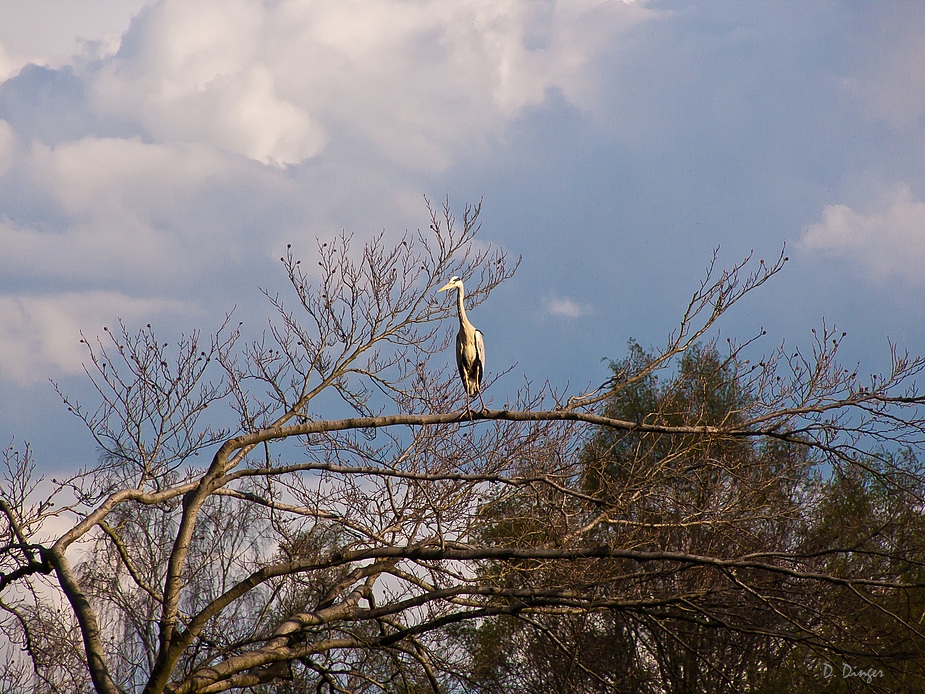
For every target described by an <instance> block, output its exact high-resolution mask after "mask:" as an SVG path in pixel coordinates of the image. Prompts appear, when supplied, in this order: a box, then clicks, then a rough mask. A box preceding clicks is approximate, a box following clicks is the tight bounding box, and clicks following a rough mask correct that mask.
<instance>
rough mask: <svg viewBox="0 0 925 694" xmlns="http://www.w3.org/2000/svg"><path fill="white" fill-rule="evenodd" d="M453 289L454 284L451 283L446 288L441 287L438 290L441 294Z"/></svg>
mask: <svg viewBox="0 0 925 694" xmlns="http://www.w3.org/2000/svg"><path fill="white" fill-rule="evenodd" d="M452 288H453V283H452V282H450V283H449V284H448V285H446V286H445V287H440V289H438V290H437V293H438V294H439V293H440V292H445V291H446V290H447V289H452Z"/></svg>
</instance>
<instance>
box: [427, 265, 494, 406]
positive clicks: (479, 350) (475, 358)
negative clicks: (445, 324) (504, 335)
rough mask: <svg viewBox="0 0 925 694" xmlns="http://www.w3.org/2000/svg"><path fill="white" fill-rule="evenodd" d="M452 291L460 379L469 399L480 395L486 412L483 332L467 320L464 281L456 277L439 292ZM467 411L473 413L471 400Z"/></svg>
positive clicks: (467, 401)
mask: <svg viewBox="0 0 925 694" xmlns="http://www.w3.org/2000/svg"><path fill="white" fill-rule="evenodd" d="M450 289H455V290H456V312H457V313H458V314H459V333H457V335H456V366H458V367H459V377H460V378H461V379H462V382H463V386H464V387H465V388H466V395H467V396H468V398H472V397H474V396H475V395H478V396H479V401H480V402H481V403H482V409H483V410H484V409H485V401H484V400H483V399H482V374H483V373H484V372H485V340H484V339H483V338H482V331H481V330H478V329H477V328H476V327H475V326H474V325H472V323H470V322H469V319H468V318H466V307H465V306H464V305H463V298H464V297H465V289H464V288H463V283H462V280H461V279H459V278H458V277H456V276H455V275H454V276H453V277H451V278H450V281H449V282H447V283H446V286H445V287H441V288H440V289H438V290H437V291H438V292H445V291H448V290H450ZM466 410H467V411H471V410H470V409H469V399H467V400H466Z"/></svg>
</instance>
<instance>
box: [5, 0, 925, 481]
mask: <svg viewBox="0 0 925 694" xmlns="http://www.w3.org/2000/svg"><path fill="white" fill-rule="evenodd" d="M424 195H428V196H430V197H431V198H433V199H436V200H441V199H443V198H444V197H445V196H448V197H449V198H450V200H451V202H452V203H453V204H454V205H455V206H456V207H457V209H458V210H460V211H461V210H462V206H463V205H464V203H465V202H467V201H475V200H478V199H483V201H484V203H483V216H482V223H483V231H482V234H481V237H482V240H483V241H486V242H491V243H496V244H501V245H503V246H504V247H505V248H507V249H508V250H509V251H510V252H512V253H514V254H515V255H516V254H522V255H523V264H522V266H521V269H520V271H519V272H518V273H517V275H516V276H515V277H514V279H512V280H511V281H510V282H509V283H507V284H506V285H504V286H502V287H501V288H500V289H499V290H498V291H497V293H496V294H495V295H493V298H492V300H491V301H489V302H488V303H486V304H483V305H482V306H480V307H479V308H478V309H477V310H476V311H473V312H472V315H471V316H470V318H471V319H472V320H473V322H474V323H475V324H476V325H477V326H478V327H480V328H481V329H482V330H483V331H484V332H485V334H486V342H487V343H488V350H489V357H490V361H491V363H490V364H489V367H490V369H491V370H496V371H499V370H502V369H504V368H507V367H509V366H511V365H513V364H516V366H515V368H514V370H513V371H512V373H511V374H510V375H508V376H507V377H505V379H502V381H500V382H499V383H498V384H496V385H495V387H494V388H495V393H494V394H493V395H494V397H495V398H496V400H495V401H496V402H500V401H503V400H504V398H505V396H506V395H507V394H510V393H513V392H514V391H515V390H516V389H517V387H518V386H519V385H520V384H521V383H522V381H523V379H524V378H526V379H528V380H532V381H534V382H543V381H545V380H547V379H548V380H549V381H550V382H552V383H553V384H556V385H558V386H560V387H561V386H564V385H565V384H566V383H568V384H571V387H572V388H573V389H581V388H582V387H583V386H585V385H587V384H588V383H592V382H593V383H597V382H599V381H600V380H601V379H602V378H603V377H604V376H605V375H606V364H605V363H603V362H602V361H601V360H602V358H619V357H620V356H622V355H623V354H624V351H625V345H626V341H627V340H628V339H630V338H634V339H636V340H638V341H639V342H640V343H642V344H643V346H657V345H659V344H661V343H662V342H663V341H664V339H665V336H666V335H667V334H668V333H669V332H670V331H671V330H672V329H673V327H674V326H675V324H676V321H677V320H678V318H679V317H680V315H681V313H682V311H683V309H684V307H685V305H686V301H687V298H688V297H689V295H690V293H691V292H692V291H693V290H694V289H695V288H696V286H697V283H698V282H699V280H700V279H701V278H702V276H703V271H704V268H705V267H706V265H707V263H708V262H709V260H710V257H711V254H712V252H713V249H714V248H716V247H719V248H720V263H721V264H722V265H729V264H731V263H733V262H735V261H736V260H739V259H741V257H743V256H744V255H746V254H747V253H748V252H749V251H750V250H752V249H754V250H755V252H756V254H757V255H758V256H760V257H772V256H773V257H776V255H777V253H779V252H780V249H781V247H782V246H783V244H785V243H786V244H787V254H788V256H789V257H790V258H791V261H790V262H789V263H788V265H787V268H786V270H785V271H784V272H783V273H782V275H780V276H779V277H778V278H777V279H776V280H775V281H773V282H772V283H771V284H770V285H767V286H766V287H765V288H764V289H762V290H761V292H760V293H759V294H756V295H754V296H753V297H752V298H751V299H749V300H748V301H747V303H746V304H745V305H743V306H741V307H740V308H738V309H737V310H735V311H734V312H733V313H732V314H731V315H730V316H729V317H728V319H727V320H726V321H725V322H724V324H723V326H722V330H723V332H724V334H727V335H730V336H739V337H743V338H744V337H749V336H751V335H752V334H754V333H755V332H756V331H757V330H758V329H759V328H761V327H764V328H766V329H767V330H768V337H767V338H766V340H767V343H766V345H767V348H768V349H771V348H772V347H773V346H774V345H775V344H776V343H777V342H779V341H781V340H786V341H787V343H788V344H792V345H796V346H804V347H805V346H808V345H809V344H810V342H811V334H810V329H811V328H812V327H814V326H819V325H821V324H822V321H823V320H825V321H826V322H827V323H828V324H832V323H835V324H837V325H838V326H839V327H840V328H841V329H844V330H845V331H847V332H848V338H847V339H846V340H845V342H844V351H845V357H846V359H847V360H848V361H849V362H860V363H861V366H862V369H863V370H879V369H882V368H884V367H885V366H886V365H887V356H888V353H887V337H888V336H889V337H890V338H891V339H893V340H894V341H896V342H898V343H899V344H900V346H902V347H905V348H908V349H909V350H910V351H912V352H917V353H921V352H922V351H923V348H925V347H923V340H925V328H923V321H922V308H921V307H922V305H923V298H925V275H923V272H922V268H923V266H925V4H921V3H913V2H897V3H891V2H878V3H848V2H832V1H831V0H825V1H824V2H812V1H811V0H800V1H799V2H792V3H787V2H775V3H759V2H682V1H677V2H655V1H652V2H642V1H640V2H627V3H625V2H615V1H612V0H611V1H608V0H594V1H592V0H571V1H570V2H555V1H552V0H547V1H544V0H496V1H494V2H490V3H485V2H474V1H466V0H435V1H428V0H402V1H398V0H364V1H363V2H350V1H347V0H302V1H296V0H276V1H273V2H260V1H257V0H183V1H182V2H180V1H173V0H169V1H166V2H147V3H144V2H140V1H136V2H132V1H130V0H118V1H116V0H106V1H103V0H87V1H85V2H80V3H74V2H69V1H68V0H32V1H31V2H18V3H3V4H2V5H0V392H2V397H0V436H2V438H3V440H4V441H9V440H10V439H11V438H13V437H14V436H15V437H16V438H17V440H23V439H27V440H30V441H31V442H32V443H33V445H34V447H35V449H36V452H37V454H38V458H39V462H40V464H41V465H42V466H43V467H44V468H46V469H55V468H70V467H74V466H76V465H79V464H85V463H87V462H92V456H93V449H92V446H91V445H90V442H89V438H88V436H87V435H86V434H84V433H83V432H82V431H81V429H80V427H79V425H78V424H77V423H76V422H74V421H71V419H69V418H68V415H67V413H66V411H65V408H64V407H63V406H61V405H60V403H59V402H58V400H57V397H56V396H55V394H54V392H53V390H52V388H51V386H50V385H49V383H48V379H49V378H51V379H54V380H55V381H56V382H58V383H59V384H60V385H61V386H62V388H63V389H64V390H66V391H68V392H70V393H75V394H77V395H83V396H84V397H89V396H88V395H87V391H86V386H85V383H84V380H83V377H82V376H81V358H82V353H81V350H80V345H79V343H78V340H79V334H78V333H79V331H80V330H83V331H84V332H85V333H86V334H88V335H95V334H97V333H99V332H100V331H101V329H102V327H103V326H104V325H110V324H112V323H113V322H114V321H115V320H116V318H117V317H120V318H122V319H123V320H124V321H126V323H128V324H129V325H130V326H140V325H143V324H145V323H148V322H151V323H152V324H154V325H156V326H157V327H158V328H159V331H160V332H161V334H163V335H165V336H168V337H174V336H176V335H178V334H179V333H180V332H181V331H184V330H186V331H188V330H189V329H191V328H193V327H197V326H201V327H203V328H205V329H208V328H210V327H215V326H217V324H218V323H219V322H220V320H221V317H222V316H223V314H224V313H225V312H226V311H228V310H230V309H231V308H232V307H235V306H237V314H236V315H238V316H239V318H240V319H241V320H244V321H245V323H246V324H247V325H248V326H253V327H254V329H255V330H258V329H260V326H262V325H263V324H264V321H265V318H266V316H267V315H268V314H269V310H268V307H267V306H266V303H265V301H264V300H263V299H262V297H261V295H260V292H259V289H260V288H261V287H264V288H267V289H270V290H273V291H275V290H281V291H282V290H285V278H284V277H283V274H282V272H281V269H280V267H279V262H278V258H279V256H280V254H281V251H282V249H283V248H284V247H285V244H286V243H292V244H293V246H294V248H295V249H296V250H299V249H304V254H306V255H307V254H308V253H309V252H310V249H311V240H312V239H313V238H314V237H315V236H321V237H325V236H329V235H331V234H334V233H337V232H339V231H340V230H347V231H348V232H352V233H354V234H355V236H356V237H357V238H358V239H363V238H366V237H369V236H370V235H371V234H373V233H376V232H378V231H381V230H383V229H385V230H386V232H387V234H392V235H395V236H397V235H399V234H400V233H401V232H403V231H404V230H405V229H417V228H419V227H424V226H426V223H427V218H426V211H425V208H424V203H423V196H424ZM448 359H449V355H448Z"/></svg>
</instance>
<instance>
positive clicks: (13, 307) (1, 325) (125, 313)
mask: <svg viewBox="0 0 925 694" xmlns="http://www.w3.org/2000/svg"><path fill="white" fill-rule="evenodd" d="M186 310H187V309H186V307H185V306H184V305H183V304H180V303H178V302H171V301H164V300H160V299H136V298H132V297H129V296H126V295H124V294H121V293H118V292H86V293H65V294H60V295H54V296H0V377H2V378H4V379H8V380H12V381H14V382H17V383H19V384H27V383H31V382H35V381H40V380H42V379H44V378H47V377H48V376H50V375H54V374H59V375H60V374H69V373H79V372H80V371H81V368H82V366H81V365H82V363H83V360H84V358H85V356H86V352H85V351H84V350H83V349H82V346H81V345H80V331H81V330H83V331H84V334H86V335H88V336H93V335H97V334H101V333H102V329H103V326H104V325H107V324H108V325H111V324H112V323H113V321H115V320H116V319H117V318H121V319H123V320H125V321H127V322H129V323H131V322H134V321H139V320H142V319H143V320H146V321H148V320H152V317H153V316H157V315H159V314H162V313H165V312H169V313H174V314H175V313H178V312H181V313H182V312H185V311H186Z"/></svg>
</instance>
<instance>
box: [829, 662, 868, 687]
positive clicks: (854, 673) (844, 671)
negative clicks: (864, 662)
mask: <svg viewBox="0 0 925 694" xmlns="http://www.w3.org/2000/svg"><path fill="white" fill-rule="evenodd" d="M822 676H823V677H825V678H826V679H829V678H830V677H834V676H835V668H834V667H833V666H831V665H829V663H823V664H822ZM841 676H842V679H847V678H849V677H857V678H858V679H859V680H864V681H865V682H867V684H870V683H871V682H873V681H874V680H875V679H877V678H878V677H883V670H875V669H874V668H867V669H866V670H861V669H859V668H856V667H854V666H852V665H849V664H848V663H842V666H841Z"/></svg>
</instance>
